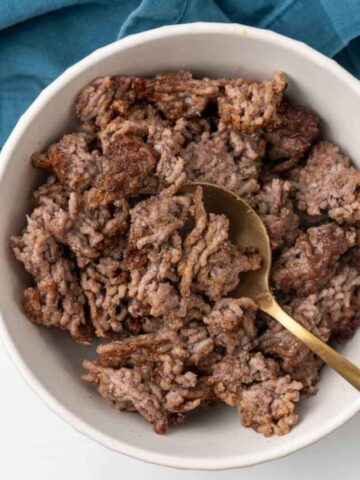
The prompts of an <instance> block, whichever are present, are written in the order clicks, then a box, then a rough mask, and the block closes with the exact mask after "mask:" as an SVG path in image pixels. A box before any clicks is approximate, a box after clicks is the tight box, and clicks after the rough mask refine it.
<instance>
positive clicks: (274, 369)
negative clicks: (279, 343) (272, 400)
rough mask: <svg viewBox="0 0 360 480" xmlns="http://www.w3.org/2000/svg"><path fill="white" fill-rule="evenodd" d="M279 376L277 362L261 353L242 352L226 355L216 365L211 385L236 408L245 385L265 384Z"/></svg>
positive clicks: (217, 393)
mask: <svg viewBox="0 0 360 480" xmlns="http://www.w3.org/2000/svg"><path fill="white" fill-rule="evenodd" d="M278 375H279V367H278V365H277V363H276V362H275V360H273V359H271V358H266V357H264V356H263V355H262V354H261V353H259V352H257V353H254V354H253V353H251V354H250V353H248V352H244V351H240V353H239V354H237V355H233V354H231V355H228V354H227V355H225V356H224V357H222V358H221V360H220V361H219V362H217V363H216V364H215V365H214V368H213V373H212V375H211V377H210V383H211V384H212V385H213V387H214V391H215V394H216V396H217V397H218V398H219V399H220V400H222V401H223V402H225V403H227V404H228V405H230V406H232V407H235V406H236V404H237V402H238V400H239V397H240V395H241V391H242V389H243V388H244V386H245V385H249V384H252V383H253V382H263V381H265V380H269V379H271V378H276V377H277V376H278Z"/></svg>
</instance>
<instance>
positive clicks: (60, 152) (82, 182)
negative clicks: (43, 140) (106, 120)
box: [31, 133, 104, 190]
mask: <svg viewBox="0 0 360 480" xmlns="http://www.w3.org/2000/svg"><path fill="white" fill-rule="evenodd" d="M31 159H32V163H33V165H34V167H36V168H42V169H46V170H51V171H53V172H54V174H55V175H56V176H57V178H58V179H59V180H60V182H61V183H63V184H64V185H67V186H69V187H70V188H72V189H75V190H86V189H87V188H89V187H90V186H91V185H93V183H94V180H95V178H96V177H97V176H98V175H99V173H100V172H101V171H102V169H103V168H104V158H103V157H101V155H100V154H99V152H98V151H97V150H93V151H90V150H89V146H88V143H87V141H86V136H85V135H84V134H81V133H72V134H69V135H64V136H63V137H62V138H61V139H60V140H59V142H57V143H54V144H53V145H51V147H50V148H49V150H48V151H47V153H46V154H44V153H34V154H33V156H32V158H31Z"/></svg>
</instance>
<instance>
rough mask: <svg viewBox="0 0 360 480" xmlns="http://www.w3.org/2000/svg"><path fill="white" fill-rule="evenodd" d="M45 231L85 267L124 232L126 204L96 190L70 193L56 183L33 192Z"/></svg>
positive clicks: (123, 200) (122, 199) (116, 197)
mask: <svg viewBox="0 0 360 480" xmlns="http://www.w3.org/2000/svg"><path fill="white" fill-rule="evenodd" d="M34 197H35V200H36V202H37V204H38V205H39V206H40V208H39V209H38V211H39V212H40V213H41V216H42V221H43V223H44V226H45V228H46V229H47V230H48V231H49V232H50V233H52V235H54V237H55V238H56V239H57V240H58V241H59V242H61V243H63V244H65V245H68V246H69V247H70V248H71V250H72V251H73V252H74V254H75V255H76V260H77V263H78V265H79V267H84V266H86V265H87V264H88V263H89V262H91V261H92V260H93V259H95V258H97V257H98V256H99V255H100V254H101V252H102V251H103V250H104V249H105V248H106V247H107V248H109V247H110V246H111V245H114V243H118V242H119V241H120V240H119V238H121V237H120V236H121V235H122V234H123V233H124V232H125V230H126V229H127V216H128V204H127V201H126V200H125V199H124V198H123V197H119V196H117V195H114V194H111V193H105V192H102V191H100V190H97V189H95V188H91V189H90V190H86V191H85V192H76V191H70V190H69V189H68V187H66V186H63V185H61V184H59V183H57V182H55V183H52V182H50V183H48V184H45V185H43V186H42V187H40V188H39V189H38V190H37V191H36V192H34Z"/></svg>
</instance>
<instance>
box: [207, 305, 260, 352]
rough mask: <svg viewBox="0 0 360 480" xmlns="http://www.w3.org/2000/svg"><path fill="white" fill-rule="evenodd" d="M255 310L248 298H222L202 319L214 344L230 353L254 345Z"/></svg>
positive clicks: (255, 307) (247, 348)
mask: <svg viewBox="0 0 360 480" xmlns="http://www.w3.org/2000/svg"><path fill="white" fill-rule="evenodd" d="M256 310H257V306H256V304H255V302H254V301H253V300H251V299H250V298H238V299H233V298H223V299H222V300H218V301H217V302H216V303H215V305H214V307H213V309H212V311H211V313H210V314H209V315H207V316H206V317H204V319H203V320H204V323H205V325H206V326H207V329H208V331H209V334H210V336H211V338H213V340H214V343H215V345H217V346H220V347H223V348H224V349H225V350H226V352H227V353H228V354H232V353H234V351H235V350H236V349H241V350H250V349H251V348H252V347H253V346H254V341H255V338H256V334H257V331H256V328H255V325H254V320H255V314H256Z"/></svg>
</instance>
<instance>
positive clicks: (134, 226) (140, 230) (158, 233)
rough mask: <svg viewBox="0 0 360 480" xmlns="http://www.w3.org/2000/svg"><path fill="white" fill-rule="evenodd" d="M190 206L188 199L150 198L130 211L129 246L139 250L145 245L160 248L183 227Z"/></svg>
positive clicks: (177, 197) (181, 197)
mask: <svg viewBox="0 0 360 480" xmlns="http://www.w3.org/2000/svg"><path fill="white" fill-rule="evenodd" d="M190 204H191V199H190V197H187V196H180V195H179V196H175V197H169V198H167V197H165V198H161V197H155V196H154V197H151V198H149V199H147V200H143V201H142V202H139V203H137V204H136V206H135V207H134V208H133V209H131V210H130V216H131V226H130V233H129V243H130V245H134V246H136V248H138V249H139V250H141V249H142V248H144V247H146V246H147V245H152V246H154V245H155V246H157V247H158V246H160V245H161V244H162V243H165V242H166V241H167V240H168V239H169V237H170V236H171V234H173V233H174V232H175V231H176V230H179V229H180V228H182V227H183V226H184V223H185V220H186V217H187V214H188V212H189V208H190Z"/></svg>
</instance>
